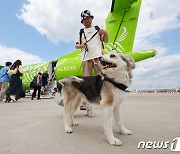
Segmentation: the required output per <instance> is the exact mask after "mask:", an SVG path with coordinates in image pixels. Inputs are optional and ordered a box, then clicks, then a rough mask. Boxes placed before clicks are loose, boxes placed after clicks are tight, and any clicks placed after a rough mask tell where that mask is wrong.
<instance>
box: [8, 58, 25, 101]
mask: <svg viewBox="0 0 180 154" xmlns="http://www.w3.org/2000/svg"><path fill="white" fill-rule="evenodd" d="M23 73H24V70H23V69H22V62H21V61H20V60H16V61H15V62H14V63H13V65H12V66H11V67H10V69H9V71H8V74H9V75H10V76H11V78H10V85H9V88H8V92H7V98H6V101H7V102H10V101H11V100H12V101H14V102H15V101H17V100H18V99H19V98H20V97H19V95H20V92H21V91H22V81H21V79H20V77H21V76H22V75H23Z"/></svg>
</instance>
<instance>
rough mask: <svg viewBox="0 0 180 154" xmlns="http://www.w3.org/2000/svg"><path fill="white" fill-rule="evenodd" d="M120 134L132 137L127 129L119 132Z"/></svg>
mask: <svg viewBox="0 0 180 154" xmlns="http://www.w3.org/2000/svg"><path fill="white" fill-rule="evenodd" d="M121 134H123V135H132V131H130V130H128V129H123V130H122V131H121Z"/></svg>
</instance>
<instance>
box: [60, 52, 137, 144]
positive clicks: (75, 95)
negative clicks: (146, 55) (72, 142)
mask: <svg viewBox="0 0 180 154" xmlns="http://www.w3.org/2000/svg"><path fill="white" fill-rule="evenodd" d="M100 62H101V65H102V68H103V69H102V73H103V75H102V76H91V77H82V78H79V77H75V76H71V77H67V78H63V79H61V80H59V83H60V85H61V86H59V91H61V92H62V95H63V99H64V114H63V119H64V126H65V131H66V132H67V133H72V132H73V130H72V128H71V127H70V126H77V125H78V123H77V122H75V121H74V112H75V111H76V109H77V108H78V107H79V105H80V104H81V103H82V102H88V103H100V105H102V106H103V110H104V132H105V135H106V138H107V140H108V142H109V144H111V145H121V144H122V142H121V141H120V140H119V139H117V138H115V137H114V135H113V129H112V117H113V115H114V118H115V121H116V124H117V127H118V129H119V132H120V133H122V134H127V135H131V134H132V132H131V131H130V130H128V129H126V128H125V127H124V125H123V122H122V118H121V112H120V111H121V104H122V102H123V100H124V98H125V96H126V92H125V89H126V88H127V87H129V86H130V84H131V78H132V69H134V68H135V63H134V60H133V59H132V58H131V57H130V56H127V55H123V54H119V53H116V52H110V53H109V54H107V55H104V56H103V57H102V58H101V59H100Z"/></svg>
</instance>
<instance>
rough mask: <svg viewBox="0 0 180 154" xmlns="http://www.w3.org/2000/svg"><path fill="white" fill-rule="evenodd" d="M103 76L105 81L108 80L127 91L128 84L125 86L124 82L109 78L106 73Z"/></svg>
mask: <svg viewBox="0 0 180 154" xmlns="http://www.w3.org/2000/svg"><path fill="white" fill-rule="evenodd" d="M103 77H104V80H103V81H108V82H110V83H112V84H113V85H114V86H115V87H117V88H119V89H121V90H123V91H125V90H126V89H127V86H125V85H124V84H122V83H118V82H116V81H114V80H113V79H111V78H108V77H107V76H106V75H104V76H103Z"/></svg>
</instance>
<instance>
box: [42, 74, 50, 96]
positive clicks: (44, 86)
mask: <svg viewBox="0 0 180 154" xmlns="http://www.w3.org/2000/svg"><path fill="white" fill-rule="evenodd" d="M48 79H49V74H48V71H45V72H44V73H43V74H42V95H44V94H45V90H46V89H47V86H48Z"/></svg>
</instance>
